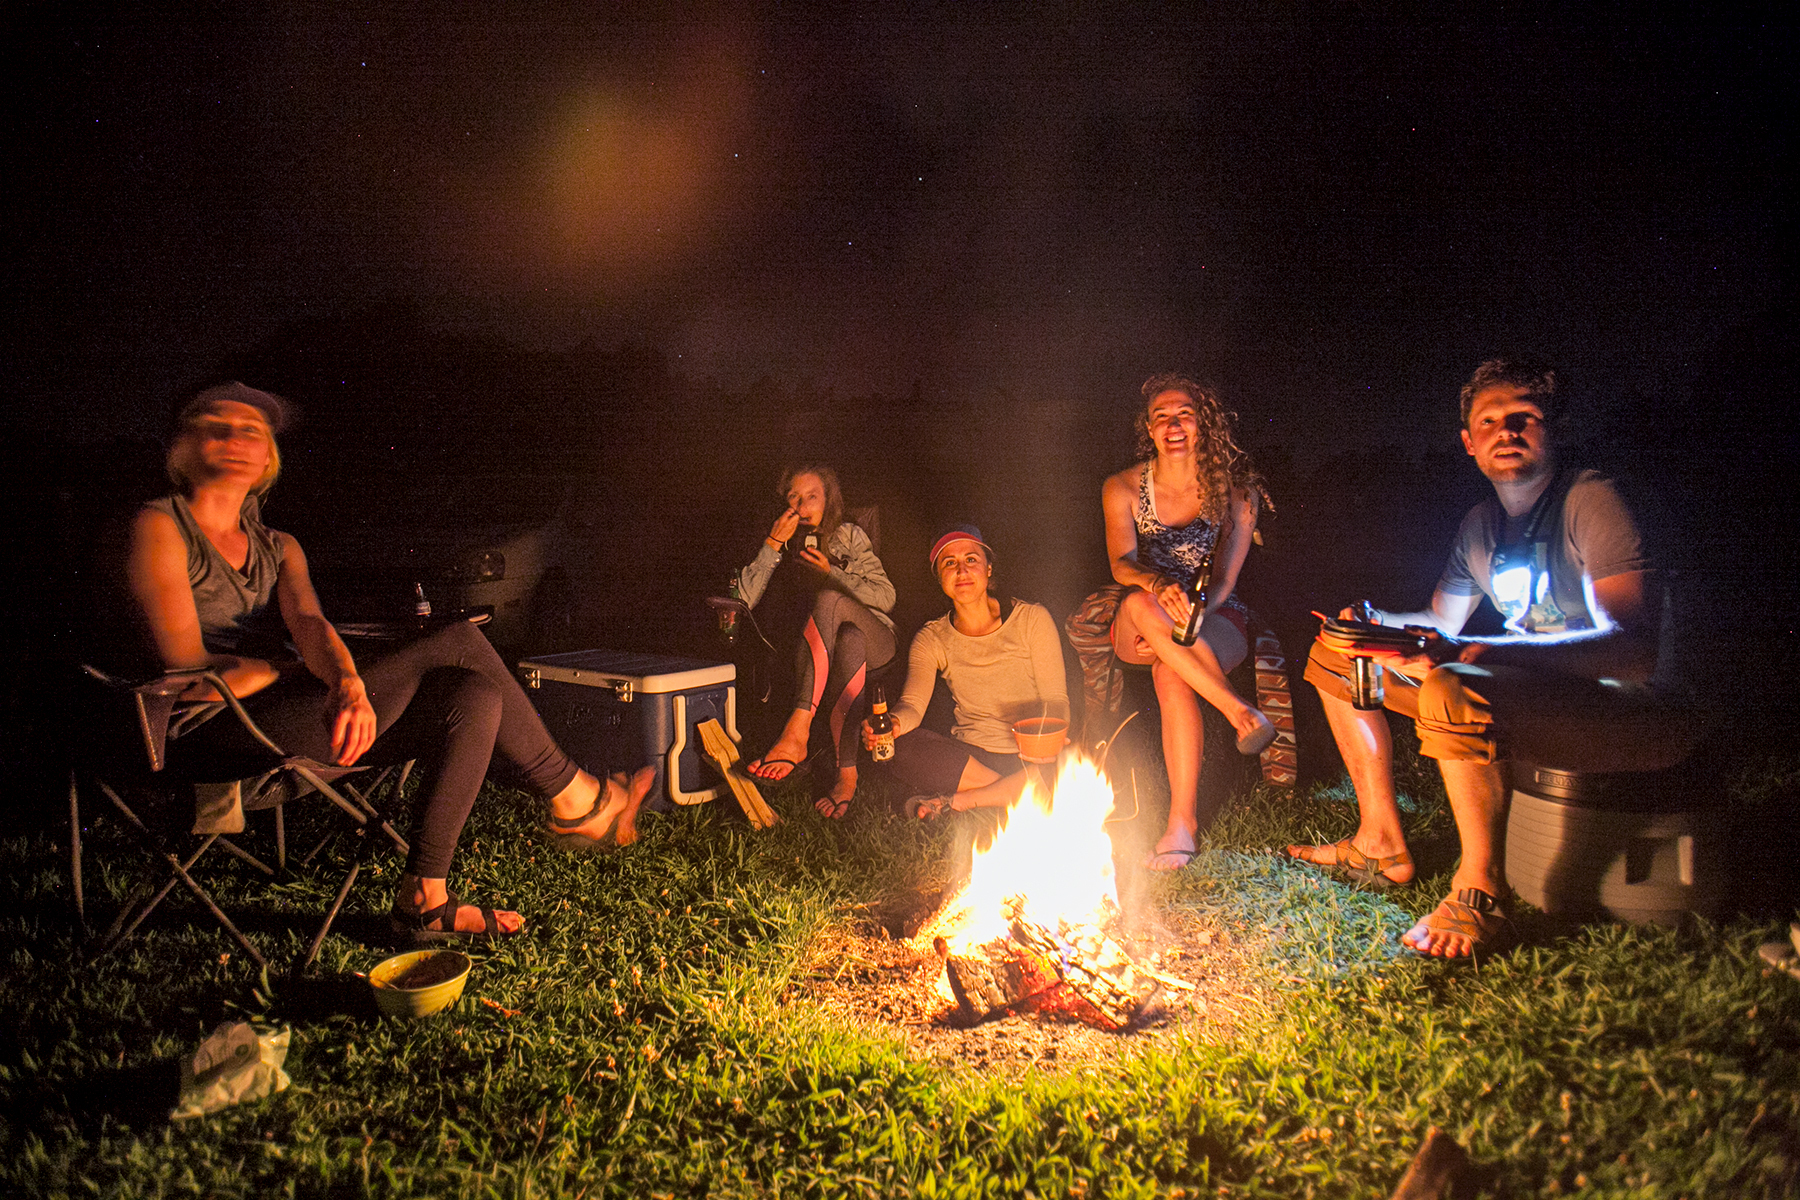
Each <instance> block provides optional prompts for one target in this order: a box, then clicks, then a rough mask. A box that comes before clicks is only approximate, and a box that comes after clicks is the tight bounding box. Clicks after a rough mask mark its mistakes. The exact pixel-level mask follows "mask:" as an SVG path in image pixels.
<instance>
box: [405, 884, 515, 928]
mask: <svg viewBox="0 0 1800 1200" xmlns="http://www.w3.org/2000/svg"><path fill="white" fill-rule="evenodd" d="M449 898H450V891H449V888H448V886H447V885H446V881H445V880H442V879H420V878H418V877H416V876H412V875H406V876H402V877H401V881H400V891H399V893H398V894H397V895H396V896H395V897H394V911H395V912H400V913H406V914H407V915H409V916H417V915H418V914H420V913H427V912H430V911H431V910H432V909H434V908H440V907H442V906H443V905H444V903H445V902H446V901H447V900H448V899H449ZM494 923H495V924H496V925H497V926H498V927H499V928H498V929H497V930H495V931H492V932H498V933H507V934H510V933H518V932H519V931H520V930H521V929H523V928H525V918H524V917H522V916H520V915H519V914H518V913H516V912H513V911H512V910H511V909H506V908H501V909H496V910H495V911H494ZM426 928H427V929H428V930H430V931H434V932H437V933H449V932H451V931H452V930H454V931H455V932H457V933H486V932H490V931H489V930H488V928H487V919H486V918H485V917H483V916H482V914H481V906H480V905H478V904H459V905H457V908H456V914H455V916H454V917H453V918H452V919H451V924H450V926H449V928H448V929H446V928H445V927H444V922H443V918H442V917H439V918H437V919H436V920H434V921H433V922H432V923H431V924H430V925H428V926H426Z"/></svg>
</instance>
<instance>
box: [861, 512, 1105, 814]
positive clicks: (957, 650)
mask: <svg viewBox="0 0 1800 1200" xmlns="http://www.w3.org/2000/svg"><path fill="white" fill-rule="evenodd" d="M931 569H932V572H933V573H934V574H935V575H936V576H937V578H938V586H939V587H941V588H943V589H944V595H946V596H948V597H949V598H950V611H949V612H948V613H946V614H944V615H943V616H941V617H939V618H938V619H937V620H935V621H928V622H926V623H925V625H924V627H923V628H921V629H920V630H919V632H918V635H917V636H916V637H914V638H913V643H912V649H911V650H910V651H909V652H908V658H907V665H906V686H905V689H904V690H903V691H902V693H901V696H900V703H899V704H897V705H896V706H895V707H894V711H893V718H894V732H895V733H896V734H897V735H898V737H897V738H896V739H895V742H894V758H893V761H892V762H891V763H890V764H889V770H890V772H891V773H892V774H893V776H894V778H896V779H898V780H899V781H900V782H901V783H902V784H903V785H904V786H905V787H906V788H907V789H908V790H909V791H911V792H912V793H914V794H913V796H912V798H911V799H909V800H908V801H907V802H906V806H907V810H908V811H909V812H910V813H911V814H912V815H914V816H917V817H920V818H923V819H929V818H931V817H936V816H939V815H940V814H942V813H944V812H947V811H955V812H964V811H966V810H968V809H971V808H986V807H1006V806H1008V805H1011V804H1012V803H1013V802H1014V801H1016V800H1017V799H1018V798H1019V794H1020V792H1021V791H1022V790H1023V788H1024V785H1025V775H1024V772H1023V771H1022V770H1021V768H1022V766H1023V764H1022V763H1021V762H1020V760H1019V751H1018V744H1017V742H1016V741H1015V740H1014V738H1013V724H1014V723H1015V722H1017V721H1022V720H1026V719H1028V718H1032V717H1052V718H1056V719H1059V720H1062V721H1064V722H1067V720H1068V718H1069V685H1068V681H1067V678H1066V677H1065V675H1064V673H1063V657H1062V641H1061V639H1060V638H1059V637H1058V636H1057V632H1056V621H1055V619H1054V618H1053V617H1051V615H1050V613H1049V610H1047V609H1046V608H1044V606H1043V605H1041V604H1033V603H1031V602H1030V601H1027V600H1011V599H1002V598H1000V597H997V596H994V595H992V594H990V592H989V585H990V584H991V583H992V582H993V577H994V558H993V551H992V550H990V549H989V548H988V544H987V542H985V541H983V540H982V537H981V530H979V529H977V528H976V527H975V526H973V525H953V526H951V527H950V528H949V529H947V530H945V531H944V532H943V534H941V535H940V536H939V537H938V539H937V541H936V542H935V543H934V544H933V546H932V548H931ZM940 675H942V676H943V677H944V683H945V684H946V685H947V686H948V687H949V689H950V698H951V700H953V701H954V702H955V708H956V724H955V728H954V729H953V730H952V731H951V734H950V736H949V737H945V736H944V735H942V734H940V733H934V732H932V731H931V730H928V729H921V728H919V722H920V721H921V720H923V719H924V716H925V708H926V706H927V705H929V704H930V703H931V693H932V689H933V688H934V687H935V686H936V685H937V680H938V676H940ZM873 739H874V732H873V730H871V729H870V727H869V723H868V722H867V721H864V722H863V744H864V745H865V746H871V747H872V744H873Z"/></svg>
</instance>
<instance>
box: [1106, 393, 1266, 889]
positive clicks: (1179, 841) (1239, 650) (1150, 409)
mask: <svg viewBox="0 0 1800 1200" xmlns="http://www.w3.org/2000/svg"><path fill="white" fill-rule="evenodd" d="M1142 391H1143V402H1142V405H1141V406H1140V407H1138V408H1137V409H1136V412H1135V415H1134V422H1135V424H1136V426H1137V430H1138V450H1139V453H1141V454H1145V455H1146V456H1147V457H1146V458H1145V459H1144V460H1143V461H1141V462H1138V463H1135V464H1133V465H1132V466H1129V467H1127V468H1125V470H1123V471H1120V472H1119V473H1118V474H1117V475H1114V476H1112V477H1110V478H1109V479H1107V481H1106V483H1105V484H1104V485H1103V486H1102V487H1101V490H1100V503H1101V507H1102V508H1103V509H1104V510H1105V513H1106V553H1107V557H1108V558H1109V559H1110V560H1111V564H1112V575H1113V578H1114V579H1115V580H1117V581H1118V582H1119V583H1121V584H1124V585H1125V586H1126V587H1127V588H1128V589H1129V590H1128V591H1127V592H1126V593H1125V596H1124V599H1122V600H1121V601H1120V603H1119V614H1118V616H1117V617H1116V618H1115V619H1114V621H1113V631H1112V643H1113V651H1114V653H1116V654H1117V655H1118V656H1119V657H1120V658H1121V659H1122V660H1124V661H1125V662H1128V663H1135V664H1138V665H1142V666H1149V667H1150V675H1151V678H1152V679H1153V680H1154V681H1155V685H1156V697H1157V700H1158V702H1159V703H1160V704H1161V705H1162V739H1163V757H1164V759H1165V760H1166V761H1167V763H1168V768H1169V825H1168V828H1167V830H1166V831H1165V832H1164V833H1163V836H1162V838H1161V839H1160V840H1158V841H1157V843H1156V847H1155V849H1154V850H1153V851H1152V852H1151V855H1150V859H1149V861H1148V863H1147V864H1146V865H1147V866H1148V867H1149V868H1150V869H1151V870H1153V871H1172V870H1177V869H1179V868H1181V867H1184V866H1186V865H1187V863H1188V860H1190V859H1191V858H1193V856H1194V836H1195V825H1196V823H1195V808H1196V804H1197V800H1198V793H1199V784H1200V763H1201V760H1202V757H1203V755H1204V753H1205V744H1204V742H1203V740H1202V733H1201V728H1202V727H1201V720H1200V701H1201V700H1205V701H1206V702H1207V703H1208V704H1211V705H1212V706H1213V707H1214V708H1217V709H1218V710H1219V711H1220V712H1221V713H1223V714H1224V715H1225V718H1226V720H1228V721H1230V722H1231V726H1232V728H1233V729H1234V730H1236V731H1237V749H1238V752H1239V753H1240V754H1260V753H1261V752H1262V751H1263V750H1264V749H1265V748H1267V747H1268V745H1269V743H1270V742H1272V741H1273V740H1274V739H1275V727H1274V726H1273V725H1271V724H1270V723H1269V719H1268V718H1267V717H1265V716H1264V715H1263V714H1262V713H1261V712H1260V711H1258V710H1257V709H1256V708H1253V707H1252V706H1251V705H1249V704H1246V703H1245V702H1244V701H1243V700H1242V699H1241V698H1240V697H1239V696H1238V694H1237V693H1236V692H1235V691H1233V690H1232V688H1231V684H1230V683H1229V682H1228V681H1227V680H1226V678H1225V675H1226V672H1228V671H1230V670H1231V669H1232V668H1234V667H1236V666H1237V665H1238V664H1239V663H1240V662H1242V661H1243V659H1244V655H1245V654H1246V653H1247V652H1248V649H1249V644H1248V639H1247V636H1246V624H1247V621H1246V617H1245V612H1244V606H1243V605H1242V603H1240V602H1239V601H1238V599H1237V597H1236V596H1235V595H1234V594H1233V589H1235V588H1236V587H1237V578H1238V572H1239V570H1241V569H1242V568H1243V565H1244V558H1245V556H1246V555H1247V554H1248V553H1249V552H1250V541H1251V536H1252V534H1254V533H1255V531H1256V517H1257V512H1258V510H1259V508H1260V507H1261V504H1262V502H1263V501H1264V499H1265V498H1266V497H1265V495H1264V492H1263V489H1262V482H1261V480H1260V479H1259V478H1258V477H1257V475H1256V473H1255V472H1254V471H1253V470H1251V468H1250V464H1249V460H1248V458H1247V457H1246V456H1245V454H1244V452H1243V451H1242V450H1240V449H1239V448H1238V445H1237V441H1236V439H1235V438H1234V437H1233V434H1232V428H1231V415H1230V414H1229V413H1227V412H1226V411H1225V408H1224V406H1223V405H1222V404H1220V402H1219V397H1218V395H1217V394H1216V393H1215V392H1214V391H1213V390H1212V389H1210V388H1208V387H1204V386H1202V385H1200V384H1197V383H1195V382H1194V381H1193V380H1191V379H1186V378H1183V377H1182V376H1179V375H1157V376H1153V377H1152V378H1151V379H1149V380H1148V381H1146V382H1145V384H1144V386H1143V389H1142ZM1208 556H1210V557H1211V559H1212V576H1211V579H1210V580H1209V581H1208V586H1207V589H1206V595H1207V601H1206V608H1205V610H1204V613H1203V618H1202V621H1201V625H1200V636H1199V638H1198V639H1197V640H1196V641H1195V642H1194V644H1193V645H1191V646H1183V645H1181V644H1180V643H1178V642H1177V641H1175V638H1174V634H1175V630H1176V626H1177V625H1185V624H1186V622H1187V619H1188V614H1189V612H1190V611H1191V610H1192V606H1191V605H1190V604H1189V603H1188V592H1187V586H1188V584H1189V583H1190V581H1191V580H1192V579H1193V578H1194V575H1195V573H1196V572H1198V571H1199V570H1200V569H1201V567H1202V565H1203V564H1204V563H1205V562H1206V560H1207V558H1208Z"/></svg>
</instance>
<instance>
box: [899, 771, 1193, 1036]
mask: <svg viewBox="0 0 1800 1200" xmlns="http://www.w3.org/2000/svg"><path fill="white" fill-rule="evenodd" d="M1041 780H1042V777H1041V776H1038V775H1035V774H1034V775H1033V776H1031V777H1030V780H1029V782H1028V783H1027V785H1026V789H1025V794H1024V796H1023V797H1022V798H1021V799H1020V801H1019V803H1018V805H1017V806H1016V807H1015V808H1014V809H1013V811H1012V813H1011V814H1010V817H1009V819H1008V821H1007V824H1006V827H1005V828H1004V829H1003V830H1001V831H1000V833H999V834H998V836H996V837H995V839H994V842H993V844H992V845H991V846H990V847H988V848H987V849H986V850H980V849H977V850H976V852H975V858H974V863H973V867H972V870H971V872H970V876H969V882H968V885H967V886H966V887H964V889H963V890H962V891H961V892H959V893H958V894H957V895H956V896H954V897H953V898H952V899H951V900H950V901H949V902H948V903H946V904H945V905H944V907H943V908H942V910H940V911H939V913H938V914H937V915H936V916H935V917H934V918H932V920H931V921H929V922H928V923H927V924H926V926H925V927H924V928H923V929H921V930H920V931H919V937H920V938H921V939H926V940H929V942H930V944H931V945H932V946H933V948H934V949H936V951H937V953H938V956H939V957H940V958H941V959H943V962H944V974H943V986H944V987H945V988H946V989H947V991H948V992H949V994H950V995H951V996H952V997H953V998H954V999H955V1001H956V1003H957V1005H958V1007H959V1008H960V1009H961V1013H962V1017H963V1019H964V1020H965V1021H968V1022H970V1023H973V1022H978V1021H984V1020H987V1019H989V1018H992V1017H997V1016H1002V1015H1006V1014H1010V1013H1016V1012H1023V1011H1035V1012H1039V1013H1053V1014H1057V1015H1060V1016H1064V1017H1066V1018H1068V1019H1071V1020H1078V1021H1084V1022H1086V1023H1089V1024H1092V1025H1097V1026H1098V1027H1100V1028H1103V1029H1109V1030H1119V1029H1127V1028H1130V1027H1131V1025H1132V1024H1133V1022H1134V1021H1136V1020H1137V1019H1138V1017H1139V1016H1140V1014H1142V1013H1143V1012H1144V1011H1145V1007H1146V1005H1148V1004H1149V1003H1150V1002H1151V1000H1152V999H1153V998H1154V997H1155V996H1156V994H1157V993H1158V992H1159V991H1160V990H1161V989H1162V988H1164V987H1173V988H1180V989H1187V990H1191V988H1192V985H1191V984H1189V983H1187V982H1186V981H1184V980H1181V979H1178V978H1176V977H1175V976H1173V975H1168V974H1165V973H1163V972H1161V971H1158V970H1156V969H1155V968H1154V967H1152V966H1151V965H1150V964H1148V963H1145V962H1142V961H1140V960H1138V959H1136V958H1134V957H1133V956H1132V955H1131V954H1130V953H1129V952H1128V951H1127V950H1126V949H1125V948H1124V946H1123V945H1122V944H1121V943H1120V941H1119V940H1118V939H1117V937H1116V936H1115V935H1116V934H1117V933H1118V931H1119V928H1118V927H1119V921H1120V917H1121V912H1120V907H1119V897H1118V890H1117V887H1116V886H1115V880H1114V876H1113V860H1112V843H1111V841H1110V839H1109V838H1108V837H1107V834H1106V828H1105V826H1106V821H1107V818H1108V816H1109V815H1110V814H1111V812H1112V808H1113V793H1112V788H1111V787H1110V786H1109V785H1108V784H1107V782H1106V778H1105V776H1103V775H1102V774H1101V773H1100V771H1099V769H1098V768H1097V767H1096V766H1095V765H1094V764H1093V763H1091V762H1089V761H1087V760H1086V759H1085V758H1080V757H1076V756H1067V757H1066V758H1065V760H1064V762H1063V765H1062V767H1061V770H1060V771H1059V772H1058V774H1057V777H1056V783H1055V787H1054V790H1053V791H1052V790H1049V789H1045V788H1043V787H1042V786H1041Z"/></svg>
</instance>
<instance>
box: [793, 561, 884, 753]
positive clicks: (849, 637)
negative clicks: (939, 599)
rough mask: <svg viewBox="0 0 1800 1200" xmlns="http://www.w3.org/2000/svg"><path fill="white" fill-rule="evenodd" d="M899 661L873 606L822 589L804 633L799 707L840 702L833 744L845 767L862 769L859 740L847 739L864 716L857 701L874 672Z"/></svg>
mask: <svg viewBox="0 0 1800 1200" xmlns="http://www.w3.org/2000/svg"><path fill="white" fill-rule="evenodd" d="M893 657H894V631H893V630H891V629H889V628H888V627H887V625H886V624H885V623H883V621H882V620H881V618H879V617H877V616H876V615H875V614H874V612H873V611H871V610H870V609H869V607H868V606H867V605H865V604H864V603H863V602H862V601H860V600H858V599H857V598H856V597H854V596H850V595H846V594H845V593H843V592H840V591H838V590H836V589H835V588H821V589H820V590H819V595H818V598H817V599H816V600H814V601H813V608H812V613H811V615H809V616H808V617H807V618H806V624H805V625H804V626H802V627H801V630H800V648H799V651H798V652H797V653H796V655H795V666H794V673H795V676H796V679H797V687H796V688H795V692H796V695H795V699H794V707H795V708H803V709H806V710H808V711H809V712H817V711H818V708H819V706H820V705H821V704H822V703H824V700H825V697H827V696H831V697H834V700H833V701H832V705H831V744H832V745H833V746H835V747H837V761H838V766H839V767H853V766H855V765H856V746H857V740H858V739H857V738H856V737H855V736H851V737H845V736H844V726H845V723H846V721H849V720H850V719H851V718H854V717H858V715H859V714H860V711H861V710H860V709H859V708H858V707H857V702H858V701H860V700H861V699H862V694H863V684H864V683H865V682H867V679H868V673H869V671H870V670H871V669H873V670H879V669H881V668H882V667H885V666H887V664H888V663H889V662H891V661H892V660H893Z"/></svg>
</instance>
